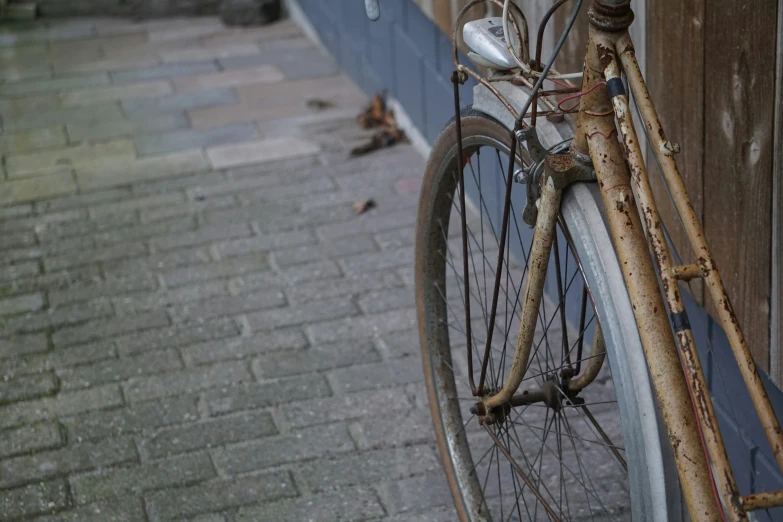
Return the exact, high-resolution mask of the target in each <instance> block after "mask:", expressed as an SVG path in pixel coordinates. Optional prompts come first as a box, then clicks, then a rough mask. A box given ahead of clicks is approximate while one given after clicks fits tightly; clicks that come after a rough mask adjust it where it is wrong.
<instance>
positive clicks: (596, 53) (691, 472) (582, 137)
mask: <svg viewBox="0 0 783 522" xmlns="http://www.w3.org/2000/svg"><path fill="white" fill-rule="evenodd" d="M606 35H607V33H601V32H600V31H598V30H596V28H595V27H594V26H592V25H591V26H590V43H589V44H588V50H587V57H586V63H585V74H584V76H583V83H582V91H583V92H585V93H587V92H588V91H590V90H591V89H592V91H591V92H589V93H588V94H585V95H584V96H582V97H581V100H580V112H579V119H578V123H577V133H578V134H577V135H576V136H575V137H574V143H573V145H572V146H573V147H574V148H575V149H576V150H577V152H583V147H584V148H585V149H587V150H589V154H590V157H591V158H592V161H593V166H594V167H595V170H596V175H597V178H598V184H599V187H600V190H601V196H602V199H603V202H604V207H605V210H606V214H607V219H608V223H609V228H610V231H611V234H612V240H613V243H614V246H615V250H616V252H617V256H618V259H619V261H620V267H621V268H622V271H623V279H624V281H625V285H626V288H627V289H628V294H629V296H630V298H631V302H632V303H633V308H634V309H633V313H634V317H635V319H636V324H637V327H638V330H639V336H640V338H641V341H642V346H643V348H644V352H645V358H646V360H647V364H648V368H649V370H650V377H651V380H652V382H653V386H654V388H655V392H656V395H657V397H658V401H659V404H660V407H661V413H662V415H663V418H664V423H665V425H666V428H667V431H668V436H669V441H670V443H671V447H672V450H673V453H674V458H675V462H676V464H677V471H678V474H679V477H680V482H681V485H682V489H683V492H684V494H685V498H686V500H687V504H688V508H689V512H690V515H691V519H692V520H693V521H694V522H695V521H705V522H714V521H716V520H720V512H719V510H718V506H717V504H716V503H715V499H714V498H713V495H712V488H711V482H710V476H709V473H710V472H709V468H708V466H707V461H706V459H705V456H704V452H703V450H702V447H701V442H700V438H699V433H698V430H697V427H696V424H695V423H694V422H692V420H691V419H692V418H693V406H692V404H691V401H690V398H689V396H688V388H687V385H686V383H685V377H684V375H683V372H682V367H681V365H680V360H679V355H678V353H677V349H676V348H675V344H674V337H673V335H672V331H671V325H670V324H669V321H668V318H667V317H666V314H665V307H664V306H665V305H664V302H663V298H662V297H661V294H660V291H659V289H658V280H657V277H656V273H655V268H654V267H653V263H652V260H651V259H650V255H649V251H648V245H647V241H646V239H645V236H644V230H643V228H642V224H641V220H640V218H639V212H638V210H637V207H636V203H635V199H634V195H633V191H632V190H631V179H630V173H629V171H628V168H627V166H626V163H625V157H624V154H623V148H622V145H621V144H620V143H619V142H618V141H617V138H616V134H615V133H616V127H615V122H614V117H613V116H614V115H613V113H612V112H611V111H612V104H611V100H610V97H609V92H608V89H607V87H606V86H605V85H597V84H598V83H599V82H601V81H603V70H604V68H605V66H604V65H603V64H605V63H606V60H607V55H608V59H611V54H613V51H614V45H613V42H612V41H611V40H607V39H606ZM606 111H610V112H609V114H608V115H603V114H604V113H605V112H606Z"/></svg>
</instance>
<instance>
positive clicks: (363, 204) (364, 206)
mask: <svg viewBox="0 0 783 522" xmlns="http://www.w3.org/2000/svg"><path fill="white" fill-rule="evenodd" d="M372 208H375V201H374V200H372V199H363V200H361V201H357V202H356V203H354V204H353V209H354V210H355V211H356V213H357V214H359V215H361V214H364V213H365V212H367V211H368V210H370V209H372Z"/></svg>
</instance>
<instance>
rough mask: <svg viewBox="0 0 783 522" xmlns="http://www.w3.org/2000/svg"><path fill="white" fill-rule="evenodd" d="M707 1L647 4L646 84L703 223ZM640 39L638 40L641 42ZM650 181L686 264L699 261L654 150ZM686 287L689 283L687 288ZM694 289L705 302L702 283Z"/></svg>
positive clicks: (658, 0) (696, 283) (650, 155)
mask: <svg viewBox="0 0 783 522" xmlns="http://www.w3.org/2000/svg"><path fill="white" fill-rule="evenodd" d="M704 3H705V0H692V1H690V2H681V1H680V0H655V1H654V2H648V3H647V63H648V65H647V76H646V79H647V84H648V88H649V90H650V94H651V95H652V99H653V101H654V102H655V103H656V109H657V111H658V116H659V118H660V120H661V123H662V125H663V128H664V130H665V132H666V137H667V138H668V139H669V140H671V141H673V142H675V143H679V144H680V146H681V148H682V152H681V153H680V155H679V156H678V157H677V166H678V167H679V169H680V173H681V175H682V178H683V181H684V182H685V187H686V188H687V189H688V195H689V196H690V198H691V203H692V204H693V208H694V210H695V211H696V215H697V216H699V219H700V220H701V222H702V224H703V223H704V214H703V210H704V184H703V171H702V168H703V157H704V129H703V120H704V81H703V80H704ZM638 45H639V44H637V46H638ZM647 158H648V160H652V161H648V168H649V171H650V182H651V184H652V187H653V191H654V193H655V200H656V202H657V203H658V206H659V211H660V213H661V216H662V218H663V222H664V223H665V225H666V228H667V230H668V231H669V234H670V235H671V238H672V242H673V244H674V246H675V248H676V249H677V252H678V253H679V254H680V256H681V257H682V260H683V262H684V263H692V262H695V259H694V256H693V251H692V249H691V246H690V243H689V242H688V240H687V237H686V235H685V231H684V230H683V228H682V225H681V224H680V221H679V219H678V217H677V213H676V212H675V210H674V205H673V204H672V202H671V199H670V198H669V196H668V194H667V192H666V189H665V187H664V185H663V182H662V180H661V176H660V175H659V174H658V166H657V164H656V163H655V161H654V160H653V159H652V158H654V154H653V152H652V151H648V154H647ZM684 288H688V287H684ZM689 288H690V291H691V292H692V294H693V296H694V297H695V298H696V300H697V301H698V302H699V303H703V302H704V284H703V283H702V281H693V282H692V283H691V284H690V287H689Z"/></svg>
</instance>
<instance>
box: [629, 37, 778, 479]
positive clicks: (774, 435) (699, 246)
mask: <svg viewBox="0 0 783 522" xmlns="http://www.w3.org/2000/svg"><path fill="white" fill-rule="evenodd" d="M617 53H618V55H619V58H620V62H621V63H622V66H623V69H624V71H625V74H626V76H627V77H628V83H629V85H630V87H631V90H632V91H633V94H634V98H635V100H636V103H637V105H638V106H639V110H640V112H641V114H642V119H643V120H644V123H645V125H646V126H647V129H648V131H649V132H648V134H649V135H650V139H651V140H652V143H653V147H652V148H653V150H654V152H655V157H656V158H657V159H658V162H659V163H660V165H661V170H662V171H663V176H664V179H665V180H666V184H667V185H668V186H669V191H670V193H671V196H672V200H673V202H674V205H675V208H676V209H677V212H678V214H679V215H680V217H681V218H682V222H683V225H684V227H685V232H686V234H687V235H688V239H689V241H690V243H691V245H692V246H693V249H694V252H695V254H696V257H697V259H698V264H699V267H700V268H701V271H702V273H703V274H704V278H705V280H706V281H707V288H708V289H709V291H710V295H711V296H712V300H713V302H714V303H715V309H716V310H717V314H718V319H719V320H720V323H721V326H722V327H723V330H724V331H725V332H726V336H727V337H728V339H729V344H730V345H731V349H732V351H733V352H734V357H735V358H736V360H737V365H738V366H739V369H740V373H741V374H742V379H743V380H744V381H745V386H746V387H747V388H748V392H749V394H750V397H751V399H752V400H753V405H754V406H755V408H756V413H757V414H758V416H759V420H760V421H761V425H762V427H763V428H764V432H765V434H766V436H767V440H769V444H770V446H771V447H772V452H773V453H774V455H775V459H776V460H777V462H778V466H779V467H780V469H781V470H783V432H781V429H780V423H779V422H778V419H777V417H776V416H775V412H774V411H773V410H772V405H771V404H770V402H769V396H768V395H767V392H766V390H765V389H764V385H763V384H762V383H761V378H760V377H759V373H758V370H757V369H756V364H755V363H754V362H753V357H752V356H751V354H750V350H749V349H748V345H747V342H746V341H745V337H744V336H743V334H742V329H741V328H740V325H739V321H738V320H737V316H736V315H735V313H734V309H733V308H732V306H731V302H730V301H729V297H728V295H727V294H726V289H725V287H724V286H723V281H722V280H721V277H720V274H719V273H718V270H716V269H715V263H714V261H713V258H712V254H711V253H710V250H709V248H708V247H707V241H706V239H705V238H704V233H703V232H702V230H701V226H700V224H699V219H698V217H697V216H696V213H695V212H694V210H693V206H692V205H691V202H690V198H689V197H688V193H687V191H686V189H685V184H684V183H683V181H682V177H681V176H680V172H679V170H678V169H677V164H676V162H675V161H674V156H673V154H672V152H671V150H670V147H669V146H667V145H668V144H669V142H668V140H667V139H666V135H665V134H664V132H663V128H662V127H661V124H660V120H659V119H658V115H657V113H656V111H655V107H653V104H652V102H651V101H650V94H649V93H648V92H647V86H646V85H645V84H644V80H643V78H642V73H641V71H640V70H639V64H638V63H637V62H636V56H635V53H634V48H633V44H632V43H631V39H630V37H629V36H628V35H627V34H625V35H623V36H622V37H621V38H620V39H619V40H618V41H617Z"/></svg>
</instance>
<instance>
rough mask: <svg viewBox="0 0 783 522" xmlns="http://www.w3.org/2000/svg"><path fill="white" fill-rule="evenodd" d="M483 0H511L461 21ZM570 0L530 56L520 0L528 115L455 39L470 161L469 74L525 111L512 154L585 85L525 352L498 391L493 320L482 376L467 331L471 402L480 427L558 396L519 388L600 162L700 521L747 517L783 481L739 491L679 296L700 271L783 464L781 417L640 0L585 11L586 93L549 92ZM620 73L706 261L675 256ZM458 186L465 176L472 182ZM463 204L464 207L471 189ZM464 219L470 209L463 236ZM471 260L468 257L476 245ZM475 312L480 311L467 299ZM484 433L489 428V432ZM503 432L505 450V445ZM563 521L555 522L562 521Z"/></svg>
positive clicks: (538, 257) (590, 375) (546, 229)
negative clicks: (554, 43)
mask: <svg viewBox="0 0 783 522" xmlns="http://www.w3.org/2000/svg"><path fill="white" fill-rule="evenodd" d="M485 1H487V2H491V3H493V4H496V5H499V6H503V2H502V1H501V0H474V1H473V2H470V3H469V4H468V5H467V6H466V7H465V8H464V9H463V11H462V12H461V13H460V17H459V18H461V17H462V16H463V15H464V13H465V12H466V11H467V10H468V9H470V8H471V7H472V6H474V5H476V4H478V3H481V2H485ZM564 2H565V0H559V1H558V2H556V3H555V4H554V5H553V7H552V9H550V11H549V12H548V13H547V15H546V16H545V19H544V21H543V22H542V26H541V29H540V30H539V34H538V42H539V45H538V52H537V56H536V58H535V60H534V61H533V62H529V54H527V53H528V51H527V45H528V30H527V23H526V21H525V20H524V16H523V15H522V14H521V11H519V9H518V8H517V7H516V6H515V5H513V4H511V5H512V7H513V9H514V12H513V13H511V14H512V15H513V16H511V17H509V18H510V20H511V21H512V23H513V26H514V30H515V31H516V33H517V36H518V41H519V42H521V46H522V53H521V54H522V55H523V56H524V58H525V62H524V63H529V64H531V65H530V66H529V67H525V66H524V63H523V62H520V65H521V69H522V70H521V71H520V72H519V73H518V74H516V75H512V77H502V79H504V80H509V79H510V80H511V82H512V83H514V84H515V85H521V86H527V87H529V88H532V89H533V93H532V97H533V103H532V107H531V110H532V112H531V113H527V114H517V113H516V112H515V110H514V108H513V107H512V105H511V103H509V101H508V100H506V99H505V98H504V97H503V96H502V95H501V94H500V92H499V91H498V90H497V89H495V88H494V87H493V86H492V82H493V81H497V80H498V77H489V78H486V77H483V76H481V75H480V74H478V73H476V72H474V71H471V70H470V69H468V68H466V67H465V66H463V65H461V64H459V62H458V59H457V52H456V46H454V62H455V65H456V66H457V71H456V73H455V75H454V76H453V78H452V80H453V82H454V87H455V102H456V104H457V106H456V108H457V129H458V143H459V144H458V146H459V147H460V152H459V154H458V159H459V162H460V163H462V161H463V157H462V151H461V138H460V137H459V136H460V134H459V128H460V120H459V101H458V89H457V83H463V82H464V81H465V80H466V78H467V75H470V76H473V77H474V78H475V79H476V80H478V81H479V82H480V83H482V84H483V85H485V86H486V87H487V88H488V89H489V90H490V91H491V92H492V93H493V94H494V95H495V96H497V97H498V99H500V100H501V102H503V104H504V105H505V107H506V108H507V109H508V110H509V111H510V112H511V113H512V114H513V115H514V116H515V118H516V128H515V129H514V131H512V134H513V135H514V138H515V139H512V148H511V152H510V155H509V156H510V157H512V158H513V157H515V154H516V151H515V147H518V146H520V147H521V145H518V143H517V141H524V140H528V150H530V147H531V146H534V145H535V144H536V141H535V140H533V141H529V138H530V137H531V133H530V132H526V131H525V129H529V127H528V126H527V125H526V124H525V123H524V122H523V118H524V117H530V118H531V123H532V125H535V120H536V117H537V115H541V113H540V112H538V108H537V103H536V100H537V99H538V100H539V101H543V102H544V103H546V104H547V105H548V106H549V107H550V109H551V111H548V113H549V114H555V113H564V112H569V111H558V110H557V109H556V107H555V105H554V104H553V103H551V102H549V101H548V100H546V97H547V96H549V95H552V94H565V93H568V92H581V93H583V94H582V95H581V97H580V103H579V107H578V115H577V122H576V132H575V136H574V139H573V141H572V143H571V147H570V151H569V153H567V154H554V155H548V156H547V157H546V159H545V165H546V166H545V171H544V175H543V176H542V178H541V187H540V191H541V193H540V197H539V198H538V201H537V218H536V220H535V232H534V239H533V245H532V247H531V252H530V261H529V265H528V266H529V275H528V278H527V281H526V286H525V291H524V296H523V298H522V303H523V304H522V311H521V319H520V325H519V333H518V336H517V342H516V347H515V354H514V360H513V363H512V367H511V371H510V372H509V376H508V379H507V381H506V383H505V385H504V386H503V388H502V389H500V390H499V391H498V390H488V389H485V388H484V381H485V375H486V371H487V368H486V366H487V364H486V363H487V355H488V352H489V349H490V343H491V337H492V326H490V328H489V334H488V339H487V341H486V347H485V348H484V354H483V358H480V360H482V361H483V364H482V368H481V373H480V378H479V384H478V385H476V384H475V382H474V378H473V368H472V356H471V350H472V347H471V342H470V339H471V337H470V335H468V348H467V349H468V364H469V374H470V380H471V385H472V387H473V393H474V395H475V396H476V397H477V403H476V404H475V406H474V407H473V409H472V411H474V412H476V413H477V414H478V415H479V417H480V419H481V421H482V423H483V424H491V423H493V422H496V421H497V420H498V419H499V418H500V417H502V416H504V415H505V414H506V412H507V411H508V409H509V408H511V407H514V406H519V405H523V404H530V403H532V402H547V400H550V399H549V397H551V393H552V391H553V390H547V389H545V388H546V386H542V388H541V389H540V390H535V391H532V392H530V391H526V392H525V393H520V394H517V391H518V388H519V386H520V383H521V382H522V379H523V377H524V372H525V369H526V368H527V364H528V359H529V356H530V351H531V344H532V340H533V334H534V331H535V324H536V320H537V317H538V309H539V305H540V302H541V299H542V295H543V285H544V280H545V278H546V269H547V265H548V263H547V260H548V258H549V256H550V252H551V248H552V244H553V239H554V235H555V223H556V221H557V218H558V214H559V207H560V198H561V194H562V190H563V188H565V186H566V185H567V184H568V183H570V182H572V181H574V180H580V179H584V170H585V168H586V167H589V168H591V169H592V170H593V171H594V174H593V176H594V179H595V180H596V181H597V182H598V184H599V187H600V191H601V195H602V199H603V204H604V207H605V210H606V214H607V220H608V224H609V228H610V233H611V236H612V241H613V244H614V246H615V250H616V252H617V256H618V258H619V260H620V265H621V267H622V270H623V278H624V281H625V285H626V288H627V289H628V293H629V296H630V299H631V303H632V304H633V309H634V316H635V319H636V324H637V327H638V330H639V334H640V338H641V341H642V345H643V348H644V353H645V358H646V360H647V365H648V369H649V373H650V377H651V380H652V382H653V385H654V388H655V390H656V395H657V397H658V401H659V404H660V409H661V412H662V415H663V419H664V422H665V425H666V428H667V432H668V437H669V440H670V443H671V447H672V450H673V453H674V459H675V462H676V466H677V471H678V474H679V477H680V484H681V486H682V490H683V493H684V496H685V499H686V502H687V505H688V510H689V514H690V517H691V520H693V521H705V522H714V521H716V520H721V519H722V518H724V517H725V519H728V520H730V521H732V522H739V521H747V520H748V517H747V513H748V512H750V511H753V510H759V509H767V508H771V507H776V506H783V491H776V492H768V493H756V494H750V495H746V496H741V495H740V493H739V490H738V487H737V483H736V480H735V478H734V475H733V472H732V470H731V467H730V465H729V461H728V456H727V453H726V447H725V445H724V443H723V438H722V436H721V432H720V428H719V426H718V422H717V418H716V416H715V410H714V406H713V403H712V399H711V397H710V393H709V390H708V387H707V383H706V380H705V377H704V372H703V370H702V367H701V362H700V361H699V356H698V353H697V351H696V347H695V345H694V339H693V334H692V331H691V327H690V324H689V321H688V317H687V314H686V311H685V307H684V304H683V301H682V298H681V294H680V288H679V282H680V281H683V282H685V281H689V280H691V279H696V278H702V279H704V280H705V282H706V285H707V288H708V289H709V292H710V296H711V298H712V299H713V301H714V303H715V305H716V306H715V308H716V310H717V316H718V320H719V321H720V324H721V326H722V327H723V329H724V330H725V332H726V334H727V336H728V339H729V342H730V344H731V349H732V351H733V353H734V356H735V358H736V361H737V364H738V366H739V369H740V372H741V375H742V378H743V380H744V383H745V385H746V387H747V389H748V391H749V394H750V397H751V399H752V401H753V404H754V406H755V409H756V412H757V414H758V416H759V419H760V421H761V424H762V427H763V429H764V432H765V434H766V436H767V439H768V441H769V443H770V445H771V447H772V451H773V454H774V455H775V458H776V460H777V462H778V465H779V466H780V468H781V469H782V470H783V433H782V432H781V429H780V424H779V422H778V419H777V418H776V416H775V414H774V412H773V410H772V406H771V404H770V402H769V398H768V396H767V393H766V391H765V390H764V387H763V385H762V383H761V380H760V377H759V374H758V371H757V370H756V366H755V364H754V362H753V359H752V357H751V355H750V352H749V350H748V346H747V343H746V341H745V338H744V336H743V334H742V330H741V328H740V325H739V323H738V321H737V318H736V315H735V313H734V311H733V308H732V306H731V303H730V301H729V298H728V295H727V294H726V290H725V288H724V285H723V283H722V281H721V277H720V274H719V272H718V270H717V268H716V266H715V263H714V261H713V257H712V254H711V253H710V250H709V248H708V246H707V243H706V240H705V238H704V234H703V232H702V229H701V226H700V224H699V221H698V218H697V216H696V213H695V212H694V210H693V207H692V205H691V202H690V199H689V197H688V194H687V192H686V189H685V186H684V183H683V181H682V178H681V176H680V173H679V170H678V168H677V165H676V162H675V160H674V154H675V153H676V152H679V147H678V146H677V145H676V144H674V143H672V142H670V141H668V140H667V138H666V135H665V133H664V131H663V129H662V127H661V124H660V121H659V119H658V116H657V113H656V110H655V107H654V105H653V102H652V100H651V99H650V96H649V93H648V91H647V87H646V85H645V82H644V79H643V77H642V74H641V71H640V69H639V64H638V62H637V60H636V55H635V51H634V47H633V43H632V42H631V38H630V36H629V34H628V27H629V26H630V25H631V23H632V21H633V12H632V11H631V9H630V5H629V4H630V0H593V3H592V6H591V7H590V9H589V11H588V16H589V19H590V29H589V31H590V33H589V42H588V46H587V52H586V57H585V65H584V70H583V73H582V84H581V89H576V88H574V86H573V85H570V87H567V88H565V89H560V90H554V91H538V90H537V89H540V87H541V84H542V81H537V82H536V86H535V87H534V85H533V83H534V80H540V79H541V77H542V76H545V77H553V78H567V77H568V76H567V75H559V76H558V74H559V73H557V72H556V71H554V69H549V70H546V69H545V70H544V71H541V70H540V68H541V61H540V50H541V45H540V43H541V35H542V34H543V27H544V26H545V25H546V22H547V21H548V19H549V17H550V16H551V14H552V13H553V12H554V11H555V10H556V9H557V8H558V7H560V6H561V5H562V4H563V3H564ZM459 18H458V22H459ZM456 26H458V23H457V24H455V30H454V31H455V41H456V31H457V29H456ZM509 41H510V39H509ZM509 45H510V44H509ZM623 73H624V74H625V77H626V79H627V82H628V86H629V88H630V90H631V93H632V94H633V96H634V100H635V102H636V104H637V107H638V109H639V111H640V115H641V120H642V123H643V125H644V126H645V127H646V132H647V134H648V135H649V139H650V140H651V143H652V148H653V152H654V155H655V157H656V159H657V160H658V162H659V164H660V166H661V170H662V172H663V178H664V181H665V183H666V185H667V186H668V189H669V192H670V194H671V198H672V200H673V202H674V205H675V208H676V211H677V212H678V214H679V215H680V217H681V219H682V222H683V224H684V227H685V232H686V234H687V237H688V240H689V242H690V244H691V247H692V249H693V254H694V256H695V257H696V262H695V263H692V264H685V265H675V264H674V263H673V257H672V254H671V252H670V251H669V246H668V244H667V242H666V238H665V235H664V229H663V226H662V222H661V217H660V215H659V212H658V208H657V206H656V202H655V199H654V197H653V192H652V188H651V186H650V181H649V177H648V173H647V170H646V167H645V164H644V160H643V157H642V149H641V143H640V141H639V136H638V135H637V133H636V129H635V127H634V123H633V120H632V117H631V114H630V109H629V101H628V95H627V94H626V91H625V89H626V88H625V84H624V82H623V79H622V74H623ZM547 75H550V76H547ZM618 131H619V134H618ZM533 134H534V133H533ZM460 166H462V165H460ZM513 168H514V162H513V161H510V162H509V173H508V176H507V187H506V203H505V208H504V214H503V222H502V232H501V238H500V240H501V241H504V239H505V234H504V231H505V227H506V225H507V222H508V212H509V209H508V201H509V194H510V187H511V179H512V174H513V172H512V170H513ZM460 172H462V171H461V170H460ZM580 173H581V177H580ZM460 182H461V183H462V180H460ZM460 194H461V197H462V198H464V191H463V190H462V187H460ZM461 203H462V205H463V207H462V208H463V209H464V208H465V207H464V204H465V202H464V199H463V201H462V202H461ZM464 220H465V212H464V211H463V212H462V226H463V238H464V227H465V221H464ZM501 244H502V243H501ZM463 248H466V245H464V244H463ZM503 250H504V248H503V246H501V247H500V252H499V254H498V267H500V266H501V263H502V259H503V257H502V256H503ZM651 254H652V255H651ZM464 259H465V261H464V262H465V263H467V255H465V257H464ZM539 261H543V262H539ZM465 270H467V268H465ZM496 273H497V274H498V275H497V276H496V278H499V277H500V275H499V274H500V273H501V271H500V269H498V271H497V272H496ZM659 281H660V287H659ZM495 283H496V284H495V290H494V296H493V297H494V299H493V303H492V311H491V314H490V325H492V324H493V322H494V316H495V310H496V305H497V299H498V295H497V292H498V290H497V281H496V282H495ZM465 285H468V278H467V277H465ZM661 288H662V289H663V292H661ZM667 309H668V316H667ZM466 313H467V314H468V315H469V314H470V311H469V305H468V309H467V310H466ZM467 324H468V325H469V324H470V321H467ZM675 336H676V340H675ZM592 350H593V352H592V356H591V358H590V363H589V364H588V365H587V368H586V369H585V371H584V372H583V373H582V375H579V376H571V375H569V376H568V377H569V379H567V380H564V382H565V385H566V386H568V390H567V391H571V392H575V391H578V390H580V389H582V388H584V387H585V386H587V385H588V384H589V383H590V382H592V380H593V379H594V378H595V376H596V375H597V374H598V371H599V370H600V367H601V365H602V363H603V360H604V356H603V353H604V343H603V339H602V335H601V331H600V328H599V329H597V332H596V335H595V339H594V343H593V348H592ZM577 373H578V370H577ZM571 377H574V378H571ZM694 412H695V415H694ZM588 414H589V412H588ZM694 420H695V422H694ZM487 431H488V432H489V433H490V435H492V432H491V430H489V429H488V430H487ZM496 442H498V443H499V444H500V446H502V443H500V442H499V441H496ZM501 450H503V448H501ZM504 453H505V451H504ZM515 470H516V471H517V473H518V474H520V476H521V477H522V479H523V480H524V481H525V482H526V483H529V479H528V477H527V476H526V475H525V474H524V472H522V470H521V469H520V468H519V467H518V466H516V467H515ZM532 489H535V488H532ZM544 504H545V508H548V507H549V506H548V505H547V504H546V502H544ZM550 510H551V508H549V509H547V511H548V512H549V511H550ZM550 514H551V513H550ZM555 520H558V519H557V517H555Z"/></svg>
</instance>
